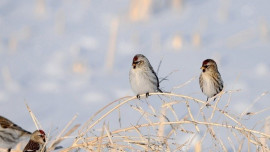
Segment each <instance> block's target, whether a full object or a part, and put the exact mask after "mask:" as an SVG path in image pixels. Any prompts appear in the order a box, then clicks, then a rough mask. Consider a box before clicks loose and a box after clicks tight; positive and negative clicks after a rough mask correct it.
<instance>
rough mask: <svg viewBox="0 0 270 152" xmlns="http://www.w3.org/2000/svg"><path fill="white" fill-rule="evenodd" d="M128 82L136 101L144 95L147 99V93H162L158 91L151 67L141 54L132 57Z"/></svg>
mask: <svg viewBox="0 0 270 152" xmlns="http://www.w3.org/2000/svg"><path fill="white" fill-rule="evenodd" d="M129 82H130V85H131V88H132V90H133V91H134V92H135V93H136V95H137V98H138V99H140V95H141V94H146V97H148V96H149V93H152V92H162V91H161V90H160V89H159V80H158V77H157V75H156V73H155V71H154V70H153V67H152V66H151V64H150V62H149V61H148V59H147V58H146V57H145V56H144V55H142V54H137V55H135V56H134V57H133V60H132V68H131V69H130V71H129Z"/></svg>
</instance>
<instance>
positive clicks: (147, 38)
mask: <svg viewBox="0 0 270 152" xmlns="http://www.w3.org/2000/svg"><path fill="white" fill-rule="evenodd" d="M39 2H44V5H42V4H40V3H39ZM153 3H155V9H153V10H152V12H151V13H150V15H149V18H148V19H146V20H141V21H137V22H133V21H131V20H130V19H129V15H130V13H129V11H130V7H131V6H130V1H119V0H115V1H105V0H91V1H90V0H83V1H75V0H69V1H54V0H48V1H34V0H32V1H31V0H30V1H21V0H13V1H8V0H2V1H0V27H1V28H0V72H1V73H0V115H3V116H5V117H7V118H9V119H10V120H12V121H13V122H16V123H17V124H19V125H20V126H22V127H23V128H25V129H26V130H29V131H34V130H35V126H34V123H33V121H32V120H31V117H30V115H29V113H28V111H27V109H26V106H25V103H27V104H28V105H29V106H30V108H31V109H32V111H33V112H34V114H35V115H36V116H37V118H38V120H39V121H40V123H41V124H42V126H43V128H44V130H50V129H51V128H53V129H54V128H58V129H59V128H63V127H64V126H65V125H66V124H67V122H69V120H71V118H72V117H73V116H74V115H75V114H79V117H78V119H77V120H76V123H84V122H86V120H87V119H88V118H90V116H92V115H93V114H94V113H95V112H96V111H97V110H98V109H100V108H102V107H103V106H105V105H106V104H108V103H110V102H112V101H114V100H116V99H118V98H121V97H124V96H132V95H134V94H133V93H132V91H131V88H130V85H129V79H128V73H129V69H130V66H131V61H132V58H133V56H134V55H135V54H138V53H142V54H144V55H145V56H146V57H148V59H149V61H150V62H151V64H152V66H153V67H154V69H155V70H156V69H157V67H158V64H159V61H160V60H161V59H163V61H162V65H161V68H160V70H159V77H164V76H166V75H167V74H169V73H170V72H171V71H173V70H178V72H176V73H174V74H173V75H172V76H170V77H169V80H168V81H163V82H162V83H161V84H160V85H161V88H162V89H164V90H171V89H172V87H174V86H178V85H180V84H183V83H185V82H186V81H188V80H189V79H191V78H192V77H194V76H199V74H200V69H199V68H200V66H201V62H202V61H203V60H204V59H206V58H213V59H215V60H216V61H217V63H218V66H219V71H220V73H221V75H222V78H223V80H224V83H225V87H226V88H225V89H226V90H231V89H241V91H240V92H238V93H234V94H233V96H232V99H231V100H232V103H231V105H230V106H231V107H229V109H230V110H231V111H232V112H234V113H241V112H242V111H243V110H244V109H245V108H243V107H248V105H250V104H251V103H252V102H253V101H254V99H256V98H257V97H258V96H260V95H261V94H262V93H263V92H265V91H269V90H270V79H269V75H270V71H269V70H270V69H269V68H270V60H269V57H270V51H269V50H270V33H269V30H270V13H269V5H270V1H269V0H261V1H260V2H258V1H254V0H234V1H228V2H225V1H223V0H205V1H198V0H188V1H186V0H183V7H182V9H181V10H173V9H172V8H171V6H170V4H169V3H166V2H164V1H162V0H159V1H155V2H153ZM158 4H159V5H158ZM153 5H154V4H153ZM43 9H44V10H43ZM115 19H118V21H119V28H118V32H117V40H116V48H115V58H114V65H113V70H112V71H107V70H106V67H105V66H106V61H105V60H106V55H107V53H108V49H109V42H110V33H111V31H110V30H111V25H112V22H113V21H114V20H115ZM196 34H197V36H199V37H196V36H194V35H196ZM194 39H195V40H194ZM174 40H175V41H176V42H174V43H173V41H174ZM195 41H199V42H200V43H199V45H195V43H196V42H195ZM172 44H175V45H176V47H174V46H173V45H172ZM178 44H181V45H178ZM176 93H180V94H186V95H192V96H194V97H196V98H199V99H206V97H205V96H204V95H203V94H202V93H201V92H200V88H199V84H198V80H197V79H195V80H194V81H192V82H191V83H189V84H188V85H186V86H184V87H183V88H180V89H177V90H176ZM226 99H227V96H225V97H224V100H225V101H226ZM269 106H270V102H269V95H266V96H265V97H263V98H262V99H261V100H260V102H259V104H256V105H255V107H254V108H253V109H254V110H257V111H259V110H261V109H264V108H266V107H269ZM253 109H252V110H253ZM269 114H270V113H269V111H266V112H264V113H263V114H262V115H260V116H258V118H259V119H263V118H265V117H264V116H265V115H269ZM129 115H130V114H127V116H129ZM108 121H109V119H108ZM114 123H115V122H114V121H110V124H111V125H116V124H114ZM247 123H248V122H247ZM248 124H250V125H252V123H251V122H250V123H248ZM55 132H59V130H57V131H55ZM55 132H54V133H55Z"/></svg>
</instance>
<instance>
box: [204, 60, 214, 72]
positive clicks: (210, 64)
mask: <svg viewBox="0 0 270 152" xmlns="http://www.w3.org/2000/svg"><path fill="white" fill-rule="evenodd" d="M201 69H202V72H206V71H212V70H217V64H216V62H215V61H214V60H212V59H206V60H204V61H203V63H202V67H201Z"/></svg>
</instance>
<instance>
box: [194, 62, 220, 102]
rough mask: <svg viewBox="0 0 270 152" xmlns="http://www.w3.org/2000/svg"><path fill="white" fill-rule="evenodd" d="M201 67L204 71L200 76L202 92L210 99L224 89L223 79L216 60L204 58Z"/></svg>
mask: <svg viewBox="0 0 270 152" xmlns="http://www.w3.org/2000/svg"><path fill="white" fill-rule="evenodd" d="M201 69H202V73H201V75H200V78H199V82H200V87H201V90H202V92H203V93H204V94H205V95H206V96H207V101H208V99H209V98H212V97H214V96H215V95H217V94H218V93H219V92H221V91H222V89H223V81H222V78H221V75H220V74H219V72H218V67H217V64H216V62H215V61H214V60H212V59H207V60H204V61H203V63H202V67H201ZM215 99H216V98H215ZM215 99H214V101H215Z"/></svg>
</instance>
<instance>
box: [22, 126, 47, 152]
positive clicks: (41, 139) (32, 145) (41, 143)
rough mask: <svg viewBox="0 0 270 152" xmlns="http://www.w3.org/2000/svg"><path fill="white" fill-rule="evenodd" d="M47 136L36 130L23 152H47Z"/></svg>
mask: <svg viewBox="0 0 270 152" xmlns="http://www.w3.org/2000/svg"><path fill="white" fill-rule="evenodd" d="M45 143H46V134H45V132H44V131H43V130H36V131H35V132H33V133H32V135H31V138H30V140H29V142H28V143H27V145H26V146H25V148H24V149H23V152H46V147H45Z"/></svg>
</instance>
